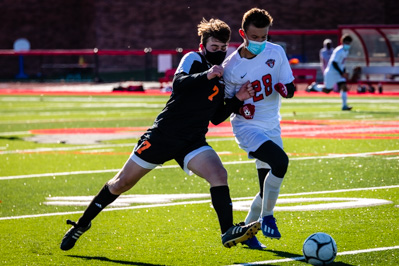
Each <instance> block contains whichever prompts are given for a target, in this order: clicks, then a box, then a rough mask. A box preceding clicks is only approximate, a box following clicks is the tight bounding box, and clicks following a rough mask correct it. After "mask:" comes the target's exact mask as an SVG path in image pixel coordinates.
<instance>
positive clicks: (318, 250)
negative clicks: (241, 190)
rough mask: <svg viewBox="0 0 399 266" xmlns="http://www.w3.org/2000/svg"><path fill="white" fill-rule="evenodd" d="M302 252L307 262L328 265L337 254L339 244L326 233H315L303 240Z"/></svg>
mask: <svg viewBox="0 0 399 266" xmlns="http://www.w3.org/2000/svg"><path fill="white" fill-rule="evenodd" d="M302 252H303V256H304V257H305V260H306V262H308V263H310V264H312V265H327V264H330V263H331V262H333V261H334V259H335V256H337V244H336V243H335V240H334V239H333V238H332V237H331V236H330V235H328V234H326V233H314V234H312V235H310V236H309V237H308V238H306V240H305V242H303V248H302Z"/></svg>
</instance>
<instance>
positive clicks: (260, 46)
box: [247, 38, 266, 55]
mask: <svg viewBox="0 0 399 266" xmlns="http://www.w3.org/2000/svg"><path fill="white" fill-rule="evenodd" d="M247 40H248V46H247V49H248V51H250V52H251V54H254V55H258V54H260V53H261V52H262V51H263V50H264V49H265V47H266V40H264V41H263V42H256V41H251V40H250V39H248V38H247Z"/></svg>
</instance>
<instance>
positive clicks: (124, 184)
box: [108, 158, 152, 195]
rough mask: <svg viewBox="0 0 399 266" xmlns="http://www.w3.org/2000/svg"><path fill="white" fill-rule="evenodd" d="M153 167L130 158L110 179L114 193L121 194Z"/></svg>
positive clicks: (110, 186) (109, 183) (109, 184)
mask: <svg viewBox="0 0 399 266" xmlns="http://www.w3.org/2000/svg"><path fill="white" fill-rule="evenodd" d="M151 170H152V169H146V168H143V167H141V166H140V165H138V164H137V163H136V162H135V161H133V160H132V159H131V158H129V159H128V160H127V161H126V163H125V165H124V166H123V167H122V169H121V170H120V171H119V172H118V173H117V174H116V175H115V176H114V177H113V178H112V179H111V180H109V181H108V186H109V190H110V192H111V193H112V194H115V195H119V194H121V193H123V192H125V191H127V190H129V189H130V188H132V187H133V186H134V185H135V184H136V183H137V182H138V181H139V180H140V179H141V178H142V177H143V176H144V175H146V174H147V173H148V172H150V171H151Z"/></svg>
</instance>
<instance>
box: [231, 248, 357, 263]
mask: <svg viewBox="0 0 399 266" xmlns="http://www.w3.org/2000/svg"><path fill="white" fill-rule="evenodd" d="M253 251H262V252H270V253H274V254H276V255H277V256H278V257H280V258H281V260H284V259H292V260H293V261H303V262H305V258H304V257H303V255H302V254H295V253H290V252H285V251H278V250H267V249H264V250H256V249H253ZM278 260H279V259H278V258H277V259H273V261H275V262H276V263H278ZM235 264H244V265H255V264H256V265H269V266H270V265H277V264H270V263H268V264H260V263H259V262H254V263H253V264H252V263H250V262H249V263H248V262H247V263H235ZM329 265H335V266H352V265H353V264H348V263H344V262H332V263H331V264H329Z"/></svg>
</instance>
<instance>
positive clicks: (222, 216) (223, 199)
mask: <svg viewBox="0 0 399 266" xmlns="http://www.w3.org/2000/svg"><path fill="white" fill-rule="evenodd" d="M211 198H212V205H213V207H214V208H215V211H216V214H217V216H218V219H219V224H220V229H221V231H222V234H224V233H225V232H226V231H227V230H228V229H229V228H230V227H232V226H233V204H232V203H231V198H230V190H229V187H228V186H218V187H211Z"/></svg>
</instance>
